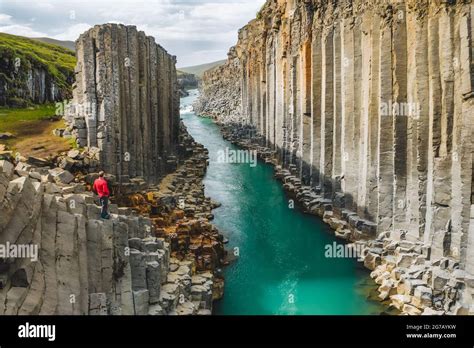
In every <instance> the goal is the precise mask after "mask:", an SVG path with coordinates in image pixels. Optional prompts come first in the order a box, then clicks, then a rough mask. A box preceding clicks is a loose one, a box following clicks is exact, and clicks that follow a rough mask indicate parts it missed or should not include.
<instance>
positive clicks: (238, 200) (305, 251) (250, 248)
mask: <svg viewBox="0 0 474 348" xmlns="http://www.w3.org/2000/svg"><path fill="white" fill-rule="evenodd" d="M196 98H197V91H191V95H190V96H189V97H185V98H182V99H181V108H182V110H181V118H182V119H183V121H184V123H185V124H186V126H187V128H188V131H189V132H190V134H191V135H192V136H193V137H194V138H195V140H196V141H197V142H199V143H201V144H203V145H204V146H205V147H206V148H207V149H208V150H209V156H210V164H209V168H208V171H207V175H206V177H205V180H204V184H205V186H206V195H207V196H209V197H211V198H212V199H213V200H214V201H217V202H220V203H221V204H222V206H221V207H220V208H218V209H216V210H214V215H215V220H214V221H213V223H214V224H215V225H216V227H217V228H218V229H219V230H220V231H221V232H222V233H223V234H224V236H225V237H226V238H227V239H228V240H229V244H228V245H227V247H228V249H229V250H230V252H233V253H234V252H235V253H237V254H239V257H238V259H237V260H236V261H235V262H233V263H231V265H230V266H227V267H226V268H225V269H224V275H225V294H224V298H223V299H222V300H220V301H218V302H217V303H215V305H214V313H215V314H223V315H230V314H233V315H259V314H260V315H268V314H276V315H293V314H297V315H310V314H317V315H318V314H334V315H336V314H338V315H354V314H380V313H381V312H382V311H384V307H382V306H381V305H380V304H379V303H378V302H376V301H372V300H369V299H367V295H368V289H369V288H370V287H371V286H372V283H371V280H370V278H369V272H368V271H367V270H366V269H364V268H363V266H362V265H360V264H359V263H357V262H356V260H355V259H350V258H326V257H325V251H326V249H325V248H326V245H332V244H333V243H334V242H336V238H335V237H334V236H333V233H332V232H331V231H330V229H329V227H327V226H326V225H325V224H324V223H323V222H322V221H321V220H320V219H318V218H317V217H313V216H310V215H306V214H303V213H301V212H299V211H298V209H296V208H293V209H292V208H291V204H289V202H288V198H287V197H286V196H285V193H284V191H283V189H282V186H281V184H280V183H279V182H278V181H276V180H275V179H274V178H273V168H272V167H271V166H270V165H267V164H265V163H262V162H260V161H259V163H258V165H257V166H254V167H252V166H251V165H249V164H248V163H247V164H232V163H223V161H222V160H218V155H219V151H224V150H225V149H226V148H229V149H237V148H236V147H235V146H233V145H232V144H230V143H229V142H227V141H225V140H224V139H223V138H222V136H221V134H220V132H219V129H218V127H217V126H216V125H215V124H214V123H213V122H212V120H209V119H206V118H201V117H198V116H196V115H195V114H194V113H193V112H192V109H191V108H190V105H191V104H192V103H193V101H194V100H195V99H196ZM236 248H237V249H236Z"/></svg>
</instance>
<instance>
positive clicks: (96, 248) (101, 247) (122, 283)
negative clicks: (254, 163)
mask: <svg viewBox="0 0 474 348" xmlns="http://www.w3.org/2000/svg"><path fill="white" fill-rule="evenodd" d="M77 58H78V61H77V67H76V83H75V89H74V99H73V101H72V103H71V104H69V105H68V108H67V113H66V115H65V119H66V122H67V123H68V129H67V131H69V132H70V133H69V134H65V133H66V130H61V131H60V132H56V131H57V130H55V134H58V135H63V136H66V135H69V136H70V135H71V133H72V135H73V136H74V138H75V140H76V142H77V144H78V145H79V146H80V147H87V148H85V149H82V148H79V149H72V150H70V151H69V152H67V154H66V153H62V154H59V155H58V156H56V157H55V160H50V159H41V158H35V157H29V158H23V157H22V156H21V155H20V154H18V155H17V156H16V158H15V159H14V158H13V156H12V154H13V152H12V151H3V153H2V154H1V156H0V314H10V315H17V314H24V315H38V314H40V315H43V314H44V315H56V314H59V315H86V314H91V315H107V314H108V315H132V314H136V315H146V314H150V315H162V314H165V315H166V314H170V315H191V314H203V315H209V314H211V310H212V301H213V300H214V299H215V298H214V293H213V290H214V287H215V286H216V287H217V288H218V289H220V293H222V291H223V290H222V289H223V282H222V281H215V280H214V274H213V271H214V270H215V268H217V267H220V265H221V263H220V261H221V259H223V257H224V255H223V254H224V250H223V244H222V238H220V236H219V234H218V231H217V230H216V229H215V228H214V227H213V226H212V225H211V224H210V223H209V221H208V219H207V218H206V217H209V216H211V215H212V214H211V209H212V208H211V205H212V204H211V202H210V200H208V199H206V198H205V197H204V187H203V185H202V182H201V180H202V178H203V176H204V173H205V171H206V163H207V159H208V157H207V153H206V151H205V150H204V149H203V148H202V146H198V144H196V143H195V142H194V140H193V139H192V137H190V136H189V135H188V134H187V131H186V129H185V127H184V126H183V125H180V122H179V94H178V84H177V81H176V70H175V58H174V57H172V56H170V55H168V54H167V53H166V51H165V50H164V49H163V48H161V47H160V46H159V45H157V44H155V42H154V39H153V38H151V37H146V36H145V34H144V33H143V32H138V31H137V30H136V28H135V27H131V26H128V27H127V26H123V25H115V24H106V25H101V26H96V27H94V28H92V29H91V30H89V31H88V32H86V33H85V34H83V35H81V37H80V38H79V40H78V41H77ZM175 156H176V157H175ZM178 156H179V157H178ZM178 162H179V164H180V165H181V166H180V169H179V170H177V171H176V172H175V173H174V174H173V175H170V177H169V178H168V180H167V181H165V183H162V186H163V188H162V187H161V186H157V185H154V183H155V182H158V181H159V180H160V179H161V178H162V177H163V176H164V174H165V173H167V172H170V171H172V170H173V169H175V168H176V166H177V164H178ZM99 169H103V170H105V171H106V172H107V175H106V179H107V181H108V184H109V188H110V191H111V202H112V203H114V204H110V205H109V213H110V219H102V218H101V214H100V207H99V206H98V204H97V203H98V202H97V196H96V195H94V194H93V192H91V187H92V183H93V182H94V179H96V178H97V177H98V174H97V173H96V172H97V171H98V170H99ZM178 202H179V205H178ZM119 203H121V204H122V207H120V208H119V206H118V204H119ZM123 206H126V207H123ZM128 207H130V208H128ZM168 231H169V233H168ZM170 235H171V236H170ZM221 296H222V295H221Z"/></svg>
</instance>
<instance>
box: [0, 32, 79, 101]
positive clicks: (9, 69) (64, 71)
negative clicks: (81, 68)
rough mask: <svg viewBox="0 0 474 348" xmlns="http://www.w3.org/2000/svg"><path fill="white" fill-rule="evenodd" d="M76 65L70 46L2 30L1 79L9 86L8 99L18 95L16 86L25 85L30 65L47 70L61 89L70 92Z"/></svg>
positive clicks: (0, 38)
mask: <svg viewBox="0 0 474 348" xmlns="http://www.w3.org/2000/svg"><path fill="white" fill-rule="evenodd" d="M16 62H19V63H20V65H19V66H17V67H16V66H15V63H16ZM75 65H76V57H75V53H74V52H73V51H71V50H69V49H67V48H64V47H61V46H57V45H53V44H49V43H45V42H41V41H37V40H32V39H28V38H25V37H22V36H16V35H10V34H5V33H0V81H1V80H4V81H6V82H7V83H8V84H9V85H10V86H9V94H10V95H7V98H12V99H15V98H18V95H17V93H16V88H19V89H21V88H22V87H24V84H25V83H26V81H27V79H28V72H29V71H30V69H31V68H38V69H44V70H46V71H47V72H48V73H49V75H50V76H52V77H53V79H54V81H55V83H56V85H57V86H58V88H59V89H61V90H65V91H67V92H70V91H71V88H72V86H71V82H72V79H73V77H74V67H75ZM15 71H16V72H15Z"/></svg>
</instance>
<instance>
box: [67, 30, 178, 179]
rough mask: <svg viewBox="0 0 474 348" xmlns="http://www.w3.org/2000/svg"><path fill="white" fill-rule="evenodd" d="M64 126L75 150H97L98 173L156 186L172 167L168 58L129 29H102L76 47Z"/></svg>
mask: <svg viewBox="0 0 474 348" xmlns="http://www.w3.org/2000/svg"><path fill="white" fill-rule="evenodd" d="M76 51H77V61H78V62H77V67H76V84H75V88H74V93H73V95H74V98H73V101H72V103H71V105H70V107H69V108H68V112H67V114H66V121H67V122H68V123H69V125H70V126H71V127H72V128H73V134H74V135H75V138H76V141H77V144H78V145H79V146H80V147H85V146H87V147H97V148H99V149H100V152H99V156H100V164H101V167H102V168H103V170H105V171H107V172H109V173H111V174H115V175H117V177H118V179H120V178H125V177H144V178H145V179H147V180H150V181H156V179H158V178H159V177H160V176H161V175H163V174H164V173H165V172H166V171H167V170H169V169H171V168H172V167H173V165H174V157H173V156H174V154H175V150H176V145H177V142H178V127H179V95H178V86H177V79H176V68H175V62H176V60H175V57H174V56H171V55H169V54H168V53H167V52H166V51H165V50H164V49H163V48H162V47H161V46H159V45H158V44H156V43H155V40H154V39H153V38H152V37H148V36H146V35H145V33H143V32H141V31H138V30H137V29H136V27H134V26H124V25H117V24H105V25H99V26H95V27H94V28H92V29H90V30H89V31H87V32H85V33H84V34H82V35H81V36H80V37H79V39H78V40H77V42H76Z"/></svg>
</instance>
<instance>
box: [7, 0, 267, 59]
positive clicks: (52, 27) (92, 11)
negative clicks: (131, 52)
mask: <svg viewBox="0 0 474 348" xmlns="http://www.w3.org/2000/svg"><path fill="white" fill-rule="evenodd" d="M263 3H264V0H211V1H206V0H136V1H132V0H67V1H64V0H42V1H37V0H22V1H17V0H1V2H0V31H3V32H9V33H11V34H17V35H23V36H30V37H32V36H47V37H51V38H54V39H58V40H71V41H74V40H76V39H77V38H78V37H79V35H80V34H81V33H83V32H84V31H86V30H87V29H89V28H90V27H92V26H94V25H96V24H103V23H110V22H114V23H123V24H127V25H131V24H133V25H136V26H137V28H138V29H139V30H143V31H144V32H145V33H146V34H147V35H151V36H154V37H155V39H156V41H157V42H158V43H160V44H161V45H162V46H163V47H165V48H166V49H167V50H168V51H169V52H170V53H172V54H175V55H177V56H178V62H179V64H178V65H179V66H185V65H195V64H202V63H208V62H211V61H215V60H220V59H225V58H226V53H227V51H228V49H229V47H231V46H233V45H234V44H235V42H236V41H237V31H238V29H239V28H241V27H242V26H243V25H245V24H246V23H247V22H248V21H250V20H251V19H253V18H254V17H255V14H256V13H257V11H258V9H259V8H260V7H261V6H262V4H263Z"/></svg>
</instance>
